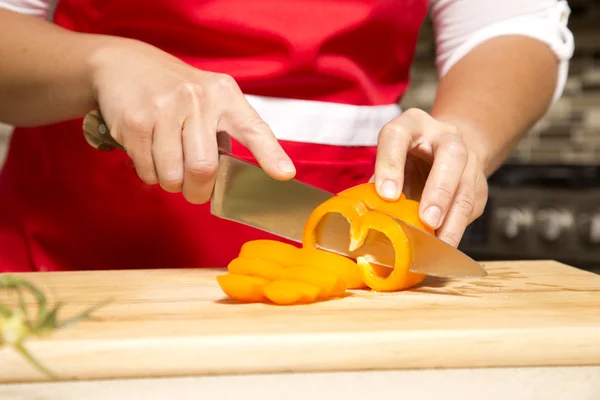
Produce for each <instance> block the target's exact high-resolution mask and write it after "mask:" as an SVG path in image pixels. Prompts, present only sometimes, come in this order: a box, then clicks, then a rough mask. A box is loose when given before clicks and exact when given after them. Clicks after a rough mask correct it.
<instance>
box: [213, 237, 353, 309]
mask: <svg viewBox="0 0 600 400" xmlns="http://www.w3.org/2000/svg"><path fill="white" fill-rule="evenodd" d="M334 256H335V255H333V254H331V253H329V252H326V251H323V250H318V249H301V248H297V247H294V246H292V245H289V244H287V243H283V242H278V241H274V240H254V241H250V242H247V243H244V245H243V246H242V248H241V250H240V253H239V256H238V257H237V258H235V259H233V260H232V261H231V262H230V263H229V265H228V273H227V274H225V275H221V276H218V277H217V281H218V283H219V285H220V286H221V289H222V290H223V292H225V294H227V295H228V296H229V297H231V298H233V299H236V300H239V301H242V302H264V301H267V300H268V301H271V302H272V303H275V304H296V303H309V302H313V301H317V300H326V299H330V298H333V297H339V296H341V295H342V294H343V293H344V292H345V291H346V288H347V280H348V267H347V265H344V263H345V262H352V261H350V260H349V259H347V258H345V257H341V256H340V257H339V258H336V257H334Z"/></svg>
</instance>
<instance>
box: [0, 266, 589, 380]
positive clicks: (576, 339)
mask: <svg viewBox="0 0 600 400" xmlns="http://www.w3.org/2000/svg"><path fill="white" fill-rule="evenodd" d="M485 267H486V269H487V270H488V271H489V275H488V276H487V277H484V278H479V279H471V280H447V281H443V280H437V279H431V280H426V281H425V282H424V283H423V284H422V285H420V286H419V287H416V288H414V289H412V290H408V291H404V292H399V293H387V294H385V293H372V292H368V291H352V292H351V295H350V296H348V297H345V298H342V299H337V300H332V301H327V302H322V303H318V304H312V305H302V306H292V307H284V306H274V305H267V304H236V303H235V302H233V301H230V300H228V299H227V298H226V297H225V296H224V294H223V293H222V292H221V290H220V289H219V287H218V286H217V284H216V281H215V276H216V275H217V274H219V273H222V272H223V271H222V270H209V269H200V270H193V269H186V270H175V269H171V270H147V271H141V270H126V271H97V272H92V271H79V272H58V273H49V272H44V273H35V274H19V275H20V276H23V277H25V278H27V279H30V280H31V281H33V282H35V283H36V284H38V285H40V286H41V287H42V288H44V289H45V290H47V291H48V292H50V293H53V294H54V297H55V298H58V299H60V300H61V301H64V302H67V303H68V304H69V306H68V307H66V309H65V313H64V316H65V317H66V316H68V315H69V314H72V313H76V312H77V311H78V310H80V309H83V308H84V307H86V306H89V305H91V304H93V303H96V302H98V301H101V300H103V299H106V298H111V299H112V303H111V304H110V305H108V306H106V307H105V308H103V309H102V310H100V311H99V312H98V313H97V314H96V315H97V317H96V318H95V319H94V320H92V321H86V322H82V323H80V324H78V325H76V326H74V327H71V328H68V329H65V330H63V331H60V332H58V333H57V334H56V335H54V336H53V337H51V338H49V339H44V340H30V341H29V342H27V347H28V348H29V349H30V350H31V351H32V352H33V353H34V354H36V355H37V357H38V358H39V359H40V360H41V361H42V362H44V363H45V364H46V365H48V366H50V367H51V368H52V369H53V370H54V371H56V372H57V373H58V374H59V375H61V376H63V377H64V378H65V379H113V378H145V377H174V376H190V375H196V376H198V375H214V374H240V373H270V372H292V371H296V372H298V371H300V372H302V371H307V372H310V371H315V372H316V371H350V370H371V369H406V368H409V369H410V368H457V367H463V368H472V367H511V366H515V367H520V366H557V365H564V366H570V365H600V276H598V275H595V274H593V273H590V272H586V271H582V270H579V269H576V268H573V267H570V266H567V265H564V264H560V263H557V262H552V261H531V262H493V263H492V262H491V263H485ZM0 360H1V362H0V382H33V381H42V380H46V378H45V377H44V376H42V375H40V374H39V373H38V372H37V371H35V370H33V369H32V368H31V367H30V366H29V365H28V364H27V363H26V362H25V361H23V360H22V359H21V358H20V357H19V356H18V355H17V354H16V353H15V352H14V351H13V350H12V349H8V348H5V349H2V350H0Z"/></svg>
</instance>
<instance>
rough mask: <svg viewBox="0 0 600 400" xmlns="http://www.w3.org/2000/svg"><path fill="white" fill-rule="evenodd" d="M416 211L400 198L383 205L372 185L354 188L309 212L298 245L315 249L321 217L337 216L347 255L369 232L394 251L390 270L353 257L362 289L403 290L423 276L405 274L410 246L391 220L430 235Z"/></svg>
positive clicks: (411, 205) (359, 244)
mask: <svg viewBox="0 0 600 400" xmlns="http://www.w3.org/2000/svg"><path fill="white" fill-rule="evenodd" d="M418 209H419V203H418V202H416V201H414V200H409V199H407V198H406V196H404V195H401V196H400V198H399V199H398V200H396V201H393V202H391V201H386V200H384V199H383V198H381V197H380V196H379V195H378V194H377V192H376V190H375V185H374V184H373V183H366V184H362V185H358V186H355V187H353V188H350V189H348V190H345V191H343V192H341V193H339V194H338V195H337V196H335V197H333V198H331V199H329V200H327V201H325V202H324V203H323V204H321V205H320V206H318V207H317V208H316V209H315V210H314V211H313V213H312V214H311V215H310V217H309V219H308V221H307V223H306V226H305V229H304V235H303V238H302V245H303V246H304V247H305V248H309V247H314V246H315V244H316V243H317V235H318V228H319V224H320V223H321V221H322V220H323V217H325V215H327V214H330V213H338V214H341V215H342V216H344V217H345V218H346V220H348V223H349V225H350V232H349V235H350V236H349V239H350V244H349V250H350V251H354V250H356V249H358V248H360V247H361V246H362V244H363V242H364V240H365V239H366V237H367V234H368V233H369V230H371V229H373V230H377V231H379V232H381V233H383V234H384V235H386V236H387V237H388V239H390V241H391V243H392V245H393V247H394V251H395V260H394V269H390V268H386V267H382V266H379V265H376V264H372V263H370V262H369V261H368V260H367V259H366V258H365V257H357V268H358V270H359V271H360V276H361V278H362V281H363V283H364V285H365V286H367V287H369V288H371V289H373V290H375V291H394V290H403V289H407V288H409V287H411V286H414V285H416V284H419V283H420V282H422V281H423V280H424V279H425V277H426V275H423V274H415V273H412V272H410V271H409V268H410V260H411V255H410V246H409V243H408V240H407V238H406V236H405V235H404V232H403V231H402V228H401V227H400V225H398V223H397V222H396V221H395V220H394V218H396V219H399V220H402V221H405V222H407V223H409V224H411V225H413V226H415V227H417V228H419V229H422V230H424V231H426V232H428V233H430V234H434V231H433V230H432V229H430V228H429V227H427V226H425V225H424V224H423V223H422V222H421V220H420V218H419V214H418ZM392 217H393V218H392Z"/></svg>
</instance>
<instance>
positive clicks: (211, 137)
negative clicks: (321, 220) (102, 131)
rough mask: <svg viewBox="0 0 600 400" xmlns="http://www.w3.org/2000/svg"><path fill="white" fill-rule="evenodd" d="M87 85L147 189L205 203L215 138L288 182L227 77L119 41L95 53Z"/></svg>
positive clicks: (272, 146)
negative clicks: (220, 134)
mask: <svg viewBox="0 0 600 400" xmlns="http://www.w3.org/2000/svg"><path fill="white" fill-rule="evenodd" d="M92 79H93V84H94V92H95V98H96V101H97V103H98V106H99V108H100V111H101V113H102V115H103V117H104V120H105V122H106V124H107V125H108V128H109V130H110V132H111V135H112V136H113V137H114V139H115V140H116V141H117V142H119V143H120V144H121V145H122V146H123V147H124V148H125V150H126V151H127V154H128V155H129V156H130V157H131V159H132V160H133V163H134V165H135V169H136V172H137V174H138V176H139V177H140V178H141V179H142V180H143V181H144V182H146V183H148V184H157V183H158V184H160V186H161V187H162V188H163V189H164V190H166V191H168V192H172V193H177V192H183V195H184V197H185V198H186V200H188V201H189V202H191V203H195V204H199V203H204V202H207V201H208V200H209V199H210V195H211V192H212V189H213V185H214V180H215V174H216V169H217V164H218V143H217V133H218V132H224V133H226V134H228V135H230V136H231V137H233V138H235V139H236V140H237V141H238V142H240V143H241V144H242V145H244V146H245V147H247V148H248V149H249V150H250V152H251V153H252V154H253V156H254V157H255V158H256V160H257V162H258V163H259V165H260V166H261V168H263V169H264V171H265V172H266V173H267V174H268V175H270V176H271V177H273V178H275V179H278V180H288V179H292V178H293V177H294V175H295V168H294V165H293V163H292V161H291V160H290V158H289V157H288V156H287V154H286V153H285V152H284V150H283V149H282V148H281V146H280V144H279V142H278V141H277V139H276V138H275V135H274V134H273V132H272V131H271V129H270V128H269V126H268V125H267V124H266V123H265V122H264V121H263V120H262V119H261V118H260V116H259V115H258V114H257V113H256V111H255V110H254V109H253V108H252V107H251V106H250V104H249V103H248V102H247V100H246V98H245V97H244V95H243V93H242V91H241V90H240V88H239V87H238V85H237V84H236V82H235V80H234V79H233V78H231V77H230V76H228V75H225V74H219V73H213V72H207V71H202V70H199V69H196V68H193V67H191V66H189V65H188V64H186V63H184V62H182V61H181V60H179V59H177V58H175V57H173V56H171V55H169V54H167V53H165V52H163V51H161V50H159V49H157V48H154V47H152V46H149V45H146V44H144V43H140V42H137V41H129V40H126V39H124V40H121V41H120V42H119V44H118V45H116V46H111V47H107V48H106V49H103V50H101V51H99V52H98V54H97V57H96V58H95V62H94V67H93V76H92ZM219 140H220V139H219ZM228 140H229V138H228V137H227V141H228Z"/></svg>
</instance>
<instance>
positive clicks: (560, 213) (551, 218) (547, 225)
mask: <svg viewBox="0 0 600 400" xmlns="http://www.w3.org/2000/svg"><path fill="white" fill-rule="evenodd" d="M536 219H537V225H538V232H539V235H540V236H541V237H542V239H543V240H545V241H546V242H555V241H557V240H558V239H560V238H561V236H563V234H564V233H565V232H566V231H567V230H569V228H571V226H572V225H573V215H572V214H571V213H570V212H569V211H566V210H557V209H555V208H547V209H542V210H540V211H538V213H537V218H536Z"/></svg>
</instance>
